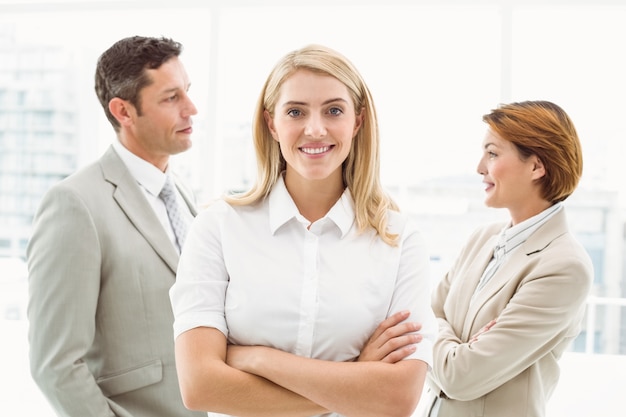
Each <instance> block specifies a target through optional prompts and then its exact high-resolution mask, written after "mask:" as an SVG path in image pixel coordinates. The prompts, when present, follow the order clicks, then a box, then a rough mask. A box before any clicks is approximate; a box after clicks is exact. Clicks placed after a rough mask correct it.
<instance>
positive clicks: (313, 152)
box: [300, 146, 330, 155]
mask: <svg viewBox="0 0 626 417" xmlns="http://www.w3.org/2000/svg"><path fill="white" fill-rule="evenodd" d="M329 149H330V146H324V147H323V148H300V150H301V151H302V152H304V153H308V154H311V155H316V154H318V153H324V152H326V151H328V150H329Z"/></svg>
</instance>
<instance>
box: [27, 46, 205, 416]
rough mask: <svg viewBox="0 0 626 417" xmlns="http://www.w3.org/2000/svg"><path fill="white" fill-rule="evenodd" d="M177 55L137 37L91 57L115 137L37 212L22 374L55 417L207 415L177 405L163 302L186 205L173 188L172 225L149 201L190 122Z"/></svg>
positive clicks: (155, 201) (183, 146)
mask: <svg viewBox="0 0 626 417" xmlns="http://www.w3.org/2000/svg"><path fill="white" fill-rule="evenodd" d="M181 52H182V45H181V44H179V43H178V42H175V41H173V40H171V39H166V38H146V37H139V36H135V37H130V38H125V39H122V40H120V41H118V42H116V43H115V44H114V45H113V46H111V47H110V48H109V49H108V50H107V51H105V52H104V53H103V54H102V55H101V56H100V58H99V60H98V65H97V70H96V77H95V78H96V80H95V84H96V93H97V95H98V98H99V100H100V103H101V104H102V107H103V108H104V112H105V114H106V116H107V118H108V119H109V121H110V122H111V124H112V125H113V128H114V130H115V132H116V135H117V139H116V140H114V143H113V144H112V145H111V147H110V148H109V149H108V150H107V151H106V152H105V154H104V155H103V156H102V157H101V158H100V159H99V160H98V161H96V162H95V163H93V164H92V165H90V166H87V167H86V168H84V169H82V170H80V171H79V172H77V173H75V174H73V175H71V176H69V177H68V178H66V179H65V180H63V181H61V182H60V183H59V184H57V185H55V186H54V187H52V188H51V189H50V190H49V191H48V192H47V194H46V195H45V196H44V198H43V200H42V202H41V205H40V208H39V210H38V212H37V213H36V215H35V220H34V230H33V234H32V237H31V239H30V242H29V245H28V249H27V256H28V268H29V305H28V319H29V322H30V329H29V343H30V367H31V373H32V376H33V378H34V380H35V382H36V383H37V384H38V386H39V388H40V389H41V390H42V392H43V393H44V394H45V396H46V397H47V398H48V400H49V402H50V403H51V405H52V407H53V408H54V410H55V411H56V413H57V414H58V415H59V416H72V417H86V416H120V417H148V416H149V417H165V416H168V417H170V416H172V417H192V416H205V415H206V414H205V413H193V412H191V411H189V410H187V409H185V407H184V406H183V403H182V400H181V396H180V390H179V386H178V380H177V377H176V369H175V363H174V339H173V333H172V332H173V331H172V324H173V315H172V310H171V306H170V302H169V298H168V291H169V288H170V287H171V285H172V284H173V283H174V279H175V272H176V268H177V264H178V257H179V250H180V247H181V246H182V239H183V238H184V237H183V236H177V232H178V231H179V229H180V227H179V226H181V225H183V226H184V224H185V222H188V221H190V220H192V218H193V216H194V215H195V213H196V211H195V208H194V205H193V197H192V195H191V193H189V192H188V191H186V189H185V188H183V187H181V185H180V184H178V183H177V187H176V188H177V191H176V192H175V193H174V196H175V198H176V200H177V201H174V202H173V203H171V204H177V203H178V204H179V212H180V213H179V214H181V215H182V218H180V219H179V220H178V223H177V224H175V226H174V227H172V224H171V223H170V220H169V218H168V209H169V205H168V206H167V208H166V204H165V203H164V201H163V200H161V199H160V198H159V194H160V192H161V188H162V186H163V184H165V183H166V180H168V179H171V178H173V173H172V172H170V169H169V158H170V156H171V155H174V154H177V153H179V152H183V151H185V150H187V149H189V148H190V147H191V139H190V136H191V132H192V127H191V126H192V120H191V116H192V115H195V114H196V113H197V110H196V107H195V106H194V104H193V103H192V101H191V100H190V98H189V96H188V95H187V92H188V88H189V80H188V77H187V73H186V71H185V68H184V66H183V65H182V63H181V61H180V60H179V55H180V53H181ZM174 182H175V183H176V180H174ZM168 204H170V203H168ZM183 228H184V227H183Z"/></svg>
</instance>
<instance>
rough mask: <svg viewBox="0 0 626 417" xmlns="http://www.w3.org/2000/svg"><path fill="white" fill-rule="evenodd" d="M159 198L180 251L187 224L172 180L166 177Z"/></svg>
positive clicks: (185, 235)
mask: <svg viewBox="0 0 626 417" xmlns="http://www.w3.org/2000/svg"><path fill="white" fill-rule="evenodd" d="M159 198H161V200H163V202H164V203H165V209H166V210H167V217H169V219H170V224H171V225H172V229H173V230H174V235H176V243H177V244H178V250H179V251H180V250H181V249H182V247H183V244H184V243H185V238H186V237H187V228H188V226H189V225H188V224H187V222H186V221H185V217H184V216H183V213H182V211H181V207H180V206H179V204H178V201H177V200H176V189H175V187H174V183H173V182H172V179H171V178H170V177H169V176H168V177H166V180H165V184H164V185H163V188H162V189H161V192H160V193H159Z"/></svg>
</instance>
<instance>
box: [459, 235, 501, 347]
mask: <svg viewBox="0 0 626 417" xmlns="http://www.w3.org/2000/svg"><path fill="white" fill-rule="evenodd" d="M497 241H498V235H497V234H496V235H493V236H491V237H490V238H489V239H488V240H487V241H486V243H485V244H484V245H482V247H481V248H480V250H479V251H478V252H477V253H476V256H475V258H474V260H473V261H472V264H471V265H470V267H469V268H468V269H467V271H466V272H465V276H466V277H468V278H465V279H463V280H462V281H461V282H462V283H461V285H460V287H459V297H457V298H456V300H455V302H458V303H459V306H458V308H457V310H456V311H457V312H458V313H459V314H460V316H459V317H457V318H456V320H455V323H463V334H462V337H464V338H465V337H467V335H466V334H465V333H466V332H468V331H469V329H470V328H471V324H472V322H473V320H474V315H473V314H471V312H470V309H472V310H473V305H472V306H470V302H471V298H472V294H474V291H475V290H476V286H478V281H480V277H481V276H482V274H483V271H484V270H485V268H486V267H487V264H488V263H489V261H490V260H491V258H492V257H493V249H494V247H495V246H496V243H497ZM483 290H484V289H483ZM474 305H475V302H474ZM463 340H466V339H463Z"/></svg>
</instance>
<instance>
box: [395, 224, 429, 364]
mask: <svg viewBox="0 0 626 417" xmlns="http://www.w3.org/2000/svg"><path fill="white" fill-rule="evenodd" d="M400 244H401V255H400V262H399V265H398V274H397V282H396V288H395V292H394V295H393V299H392V306H391V311H390V313H395V312H398V311H400V310H402V309H406V308H407V307H406V306H409V309H410V310H411V316H410V317H409V319H408V320H410V321H415V322H419V323H421V324H422V329H421V330H420V331H419V333H420V334H421V335H422V337H423V339H422V341H421V342H420V343H418V345H417V350H416V351H415V352H414V353H413V354H411V355H410V356H408V357H407V358H406V359H419V360H422V361H424V362H426V363H427V364H428V366H429V368H431V367H432V365H433V356H432V350H433V345H434V342H435V338H436V336H437V322H436V319H435V315H434V314H433V311H432V308H431V302H430V299H431V280H430V266H429V264H430V256H429V252H428V249H427V245H426V242H425V240H424V238H423V236H422V234H421V233H420V232H419V231H418V229H417V225H416V224H415V223H414V222H413V221H411V220H410V219H407V222H406V224H405V228H404V232H403V233H402V237H401V242H400Z"/></svg>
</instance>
